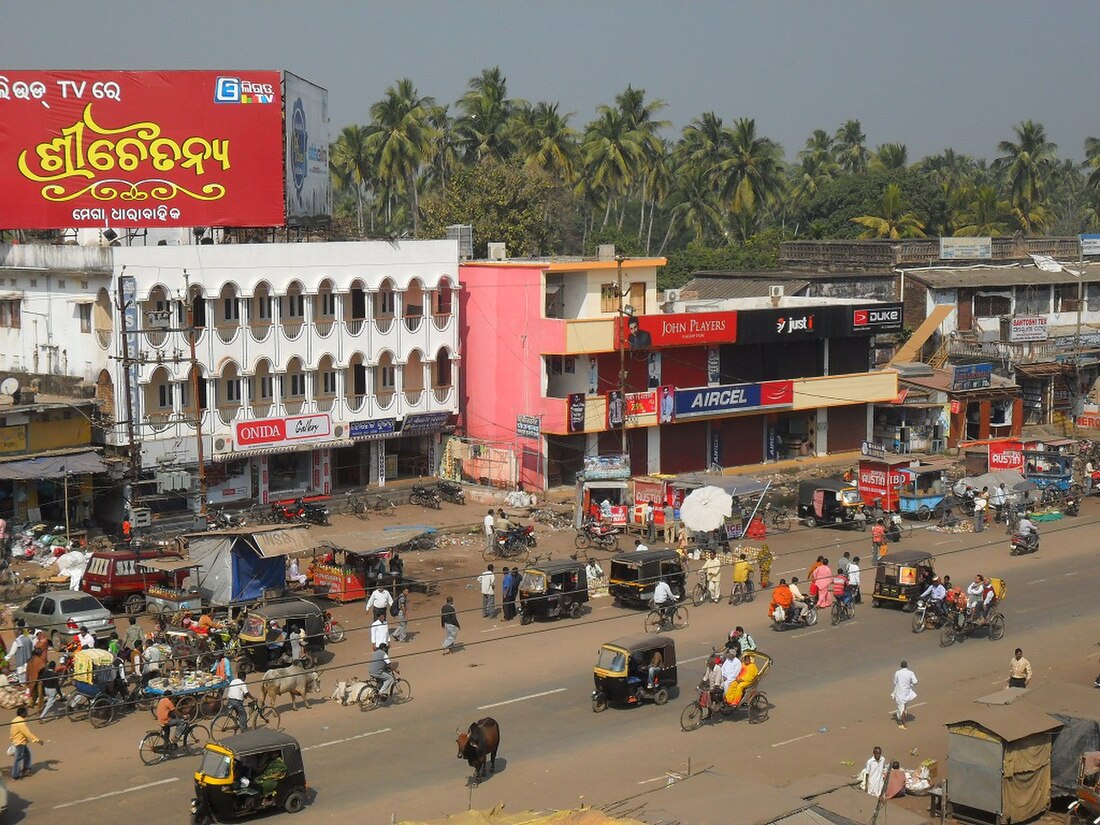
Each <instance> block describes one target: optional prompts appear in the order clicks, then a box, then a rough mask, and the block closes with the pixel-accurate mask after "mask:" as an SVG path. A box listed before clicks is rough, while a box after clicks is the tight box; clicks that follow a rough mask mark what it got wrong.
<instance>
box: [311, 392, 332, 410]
mask: <svg viewBox="0 0 1100 825" xmlns="http://www.w3.org/2000/svg"><path fill="white" fill-rule="evenodd" d="M314 404H316V405H317V412H332V408H333V407H335V406H336V399H335V398H333V397H332V396H327V397H323V398H318V399H316V400H315V401H314Z"/></svg>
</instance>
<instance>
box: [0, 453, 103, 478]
mask: <svg viewBox="0 0 1100 825" xmlns="http://www.w3.org/2000/svg"><path fill="white" fill-rule="evenodd" d="M105 472H107V464H106V462H104V460H103V459H102V458H100V457H99V455H98V454H97V453H95V452H92V451H91V450H89V451H88V452H86V453H73V454H71V455H54V456H43V457H40V458H24V459H19V460H17V461H7V462H4V463H0V481H42V480H45V479H50V478H64V477H65V476H66V475H70V476H71V475H84V474H87V473H92V474H96V473H105Z"/></svg>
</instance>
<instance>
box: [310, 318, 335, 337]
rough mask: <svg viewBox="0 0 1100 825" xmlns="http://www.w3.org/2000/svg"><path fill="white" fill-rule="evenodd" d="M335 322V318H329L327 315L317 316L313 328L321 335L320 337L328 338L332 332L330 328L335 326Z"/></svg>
mask: <svg viewBox="0 0 1100 825" xmlns="http://www.w3.org/2000/svg"><path fill="white" fill-rule="evenodd" d="M335 324H336V319H335V318H329V317H325V318H318V319H317V320H316V321H314V322H313V328H314V329H315V330H317V334H318V335H319V336H321V337H322V338H328V336H329V334H330V333H331V332H332V328H333V326H335Z"/></svg>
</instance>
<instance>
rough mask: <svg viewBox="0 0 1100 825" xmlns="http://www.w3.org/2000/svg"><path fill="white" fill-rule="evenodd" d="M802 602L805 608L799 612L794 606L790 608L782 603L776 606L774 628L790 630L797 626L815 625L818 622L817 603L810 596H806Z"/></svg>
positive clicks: (773, 616) (773, 618) (773, 615)
mask: <svg viewBox="0 0 1100 825" xmlns="http://www.w3.org/2000/svg"><path fill="white" fill-rule="evenodd" d="M802 603H803V604H804V605H805V609H804V610H803V611H802V612H801V613H799V612H798V611H797V610H794V609H793V607H792V609H790V610H787V609H784V608H783V607H781V606H780V605H776V606H775V610H774V611H773V612H772V630H790V629H791V628H796V627H813V626H814V625H815V624H817V605H816V604H814V603H813V600H811V599H810V598H809V597H808V596H804V597H803V599H802Z"/></svg>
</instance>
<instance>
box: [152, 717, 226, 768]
mask: <svg viewBox="0 0 1100 825" xmlns="http://www.w3.org/2000/svg"><path fill="white" fill-rule="evenodd" d="M209 741H210V731H209V730H208V729H207V728H205V727H204V726H202V725H197V724H195V723H194V722H191V723H189V724H188V725H187V726H186V727H185V728H184V729H183V733H182V734H181V733H178V728H176V727H175V725H173V726H172V728H171V731H170V732H169V734H168V745H167V747H166V746H165V744H164V734H163V733H161V732H160V731H159V730H151V731H148V732H147V733H146V734H145V736H143V737H142V738H141V742H140V743H139V744H138V754H139V755H140V756H141V761H142V762H144V763H145V764H146V765H156V764H158V763H160V762H164V761H167V760H168V759H175V758H176V757H177V756H198V755H199V754H200V753H202V752H203V749H204V748H205V747H206V744H207V742H209Z"/></svg>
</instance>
